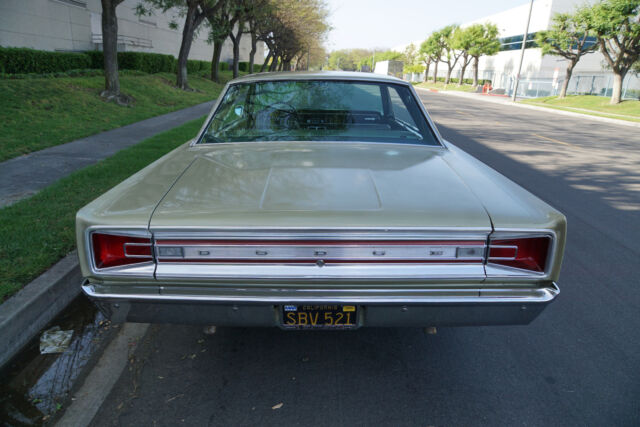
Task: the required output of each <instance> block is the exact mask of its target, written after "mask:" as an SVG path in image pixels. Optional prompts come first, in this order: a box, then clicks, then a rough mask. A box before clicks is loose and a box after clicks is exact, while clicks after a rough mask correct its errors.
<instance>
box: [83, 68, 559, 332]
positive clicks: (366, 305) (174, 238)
mask: <svg viewBox="0 0 640 427" xmlns="http://www.w3.org/2000/svg"><path fill="white" fill-rule="evenodd" d="M565 238H566V220H565V217H564V216H563V215H562V214H561V213H560V212H558V211H556V210H555V209H553V208H552V207H550V206H549V205H547V204H546V203H545V202H543V201H542V200H540V199H539V198H537V197H536V196H534V195H532V194H531V193H529V192H527V191H526V190H524V189H523V188H521V187H520V186H518V185H517V184H515V183H514V182H512V181H510V180H509V179H507V178H505V177H504V176H502V175H501V174H499V173H497V172H496V171H494V170H493V169H491V168H489V167H488V166H486V165H484V164H483V163H481V162H480V161H478V160H476V159H475V158H473V157H471V156H470V155H468V154H467V153H465V152H464V151H462V150H460V149H459V148H457V147H456V146H455V145H453V144H452V143H450V142H448V141H445V140H443V138H442V137H441V136H440V134H439V133H438V131H437V129H436V126H435V125H434V123H433V122H432V120H431V119H430V118H429V115H428V114H427V111H426V110H425V108H424V106H423V105H422V103H421V102H420V101H419V98H418V97H417V95H416V93H415V91H414V90H413V88H412V86H411V85H410V84H408V83H406V82H403V81H401V80H399V79H396V78H394V77H389V76H381V75H376V74H369V73H344V72H304V73H264V74H252V75H248V76H245V77H242V78H239V79H236V80H233V81H231V82H229V84H228V85H227V86H226V88H225V90H224V91H223V94H222V96H221V97H220V98H219V100H218V102H217V104H216V105H215V106H214V108H213V110H212V112H211V114H210V115H209V117H208V118H207V119H206V121H205V123H204V125H203V127H202V129H201V130H200V132H199V133H198V135H197V136H196V137H195V138H194V139H193V140H192V141H188V142H186V143H185V144H183V145H181V146H180V147H178V148H177V149H175V150H174V151H172V152H170V153H169V154H167V155H166V156H164V157H162V158H160V159H159V160H157V161H156V162H154V163H152V164H151V165H149V166H147V167H146V168H144V169H142V170H141V171H139V172H138V173H136V174H135V175H133V176H131V177H130V178H128V179H127V180H125V181H124V182H122V183H121V184H119V185H117V186H116V187H114V188H113V189H111V190H109V191H108V192H107V193H105V194H103V195H102V196H100V197H98V198H97V199H96V200H94V201H93V202H91V203H89V204H88V205H87V206H85V207H84V208H82V209H81V210H80V211H79V212H78V214H77V240H78V254H79V257H80V265H81V268H82V273H83V275H84V277H85V280H84V283H83V284H82V289H83V290H84V292H85V293H86V295H88V296H89V297H90V298H91V299H92V300H93V301H95V302H96V304H98V306H99V307H100V308H101V309H102V310H103V311H104V312H105V313H106V314H107V315H108V316H110V317H111V318H112V320H114V321H130V322H173V323H196V324H206V325H231V326H277V327H281V328H285V329H313V328H321V329H332V328H333V329H348V328H357V327H361V326H439V325H449V326H454V325H494V324H527V323H529V322H530V321H531V320H533V319H534V318H535V317H536V316H538V315H539V314H540V313H541V311H542V310H543V309H544V308H545V307H546V306H547V305H548V304H549V303H550V302H551V301H553V300H554V298H555V297H556V296H557V295H558V293H559V290H558V288H557V286H556V284H555V282H556V281H557V279H558V276H559V273H560V266H561V263H562V256H563V251H564V245H565Z"/></svg>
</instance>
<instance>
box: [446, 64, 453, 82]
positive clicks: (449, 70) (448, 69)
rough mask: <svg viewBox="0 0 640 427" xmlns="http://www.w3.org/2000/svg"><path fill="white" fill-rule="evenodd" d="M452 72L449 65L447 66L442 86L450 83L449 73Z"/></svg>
mask: <svg viewBox="0 0 640 427" xmlns="http://www.w3.org/2000/svg"><path fill="white" fill-rule="evenodd" d="M452 70H453V67H452V66H451V65H449V64H447V78H446V79H444V84H445V85H448V84H449V82H450V81H451V71H452Z"/></svg>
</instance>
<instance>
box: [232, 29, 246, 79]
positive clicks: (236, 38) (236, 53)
mask: <svg viewBox="0 0 640 427" xmlns="http://www.w3.org/2000/svg"><path fill="white" fill-rule="evenodd" d="M243 27H244V22H242V21H239V22H238V33H237V34H234V33H233V30H231V33H230V34H229V37H231V42H232V43H233V78H234V79H235V78H237V77H238V76H239V75H240V39H241V38H242V29H243Z"/></svg>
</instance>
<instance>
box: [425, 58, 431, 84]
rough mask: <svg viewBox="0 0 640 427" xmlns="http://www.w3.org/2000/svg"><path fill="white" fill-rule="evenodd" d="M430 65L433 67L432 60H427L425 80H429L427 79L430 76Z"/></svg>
mask: <svg viewBox="0 0 640 427" xmlns="http://www.w3.org/2000/svg"><path fill="white" fill-rule="evenodd" d="M429 67H431V61H429V62H427V63H426V65H425V67H424V82H425V83H426V82H427V79H428V78H429Z"/></svg>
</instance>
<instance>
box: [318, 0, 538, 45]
mask: <svg viewBox="0 0 640 427" xmlns="http://www.w3.org/2000/svg"><path fill="white" fill-rule="evenodd" d="M327 3H328V6H329V10H330V13H331V15H330V18H329V20H330V23H331V26H332V27H333V30H332V31H331V32H330V33H329V37H328V40H327V43H326V46H327V48H328V49H329V50H330V51H331V50H337V49H351V48H357V47H361V48H367V49H372V48H392V47H395V46H399V45H403V44H408V43H410V42H413V41H416V40H424V39H425V38H426V37H427V36H428V35H429V33H431V32H432V31H434V30H437V29H438V28H440V27H443V26H445V25H448V24H463V23H465V22H468V21H473V20H475V19H479V18H482V17H483V16H487V15H491V14H494V13H497V12H501V11H503V10H506V9H511V8H512V7H516V6H520V5H522V4H525V3H528V1H527V0H445V1H443V0H328V2H327Z"/></svg>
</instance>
